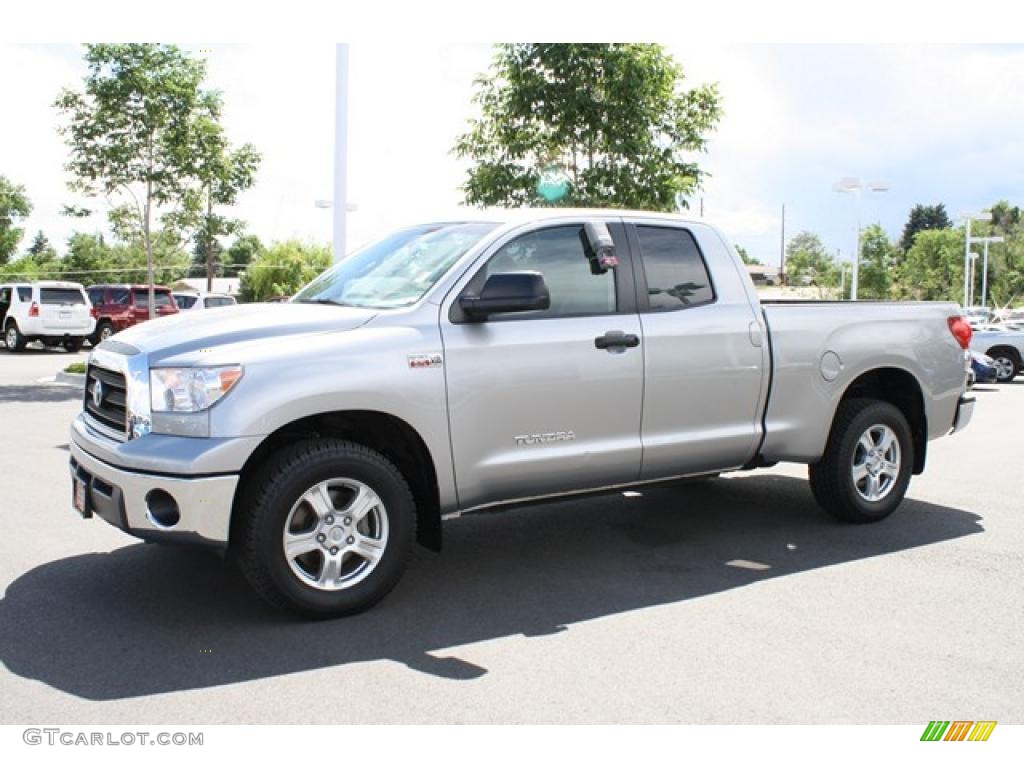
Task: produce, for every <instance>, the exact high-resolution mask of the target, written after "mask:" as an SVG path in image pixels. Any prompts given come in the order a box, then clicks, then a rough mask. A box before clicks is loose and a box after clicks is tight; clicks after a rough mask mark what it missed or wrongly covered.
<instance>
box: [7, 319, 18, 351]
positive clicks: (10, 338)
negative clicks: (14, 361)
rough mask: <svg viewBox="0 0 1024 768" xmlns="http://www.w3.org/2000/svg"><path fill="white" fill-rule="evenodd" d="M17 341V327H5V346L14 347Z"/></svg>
mask: <svg viewBox="0 0 1024 768" xmlns="http://www.w3.org/2000/svg"><path fill="white" fill-rule="evenodd" d="M17 343H18V329H17V328H15V327H14V326H13V325H12V326H11V327H10V328H8V329H7V348H8V349H14V347H15V345H17Z"/></svg>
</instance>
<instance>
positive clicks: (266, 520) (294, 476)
mask: <svg viewBox="0 0 1024 768" xmlns="http://www.w3.org/2000/svg"><path fill="white" fill-rule="evenodd" d="M251 477H252V478H253V479H254V481H255V482H254V485H253V488H252V489H251V491H250V492H248V493H246V494H245V495H244V496H243V498H242V500H241V503H240V504H238V505H236V514H237V515H239V517H238V519H237V520H235V521H233V524H232V534H231V538H232V541H231V550H232V554H233V556H234V559H235V561H236V562H237V563H238V566H239V568H240V569H241V571H242V574H243V575H244V576H245V578H246V580H247V581H248V582H249V584H251V585H252V587H253V589H255V590H256V592H257V593H258V594H259V595H260V596H261V597H263V599H264V600H266V601H267V602H269V603H270V604H271V605H273V606H275V607H277V608H280V609H282V610H285V611H288V612H291V613H294V614H297V615H299V616H303V617H306V618H314V619H326V618H332V617H336V616H348V615H351V614H355V613H359V612H361V611H364V610H366V609H367V608H369V607H371V606H373V605H374V604H376V603H377V602H379V601H380V600H381V599H383V598H384V596H385V595H387V594H388V593H389V592H390V591H391V590H392V588H393V587H394V586H395V584H397V583H398V580H399V579H400V578H401V576H402V573H403V572H404V571H405V568H406V565H407V563H408V560H409V556H410V553H411V551H412V545H413V541H414V538H415V532H416V531H415V529H416V512H415V502H414V501H413V496H412V492H411V491H410V490H409V485H408V483H407V482H406V481H405V478H404V477H403V476H402V474H401V473H400V472H399V471H398V469H397V468H396V467H395V466H394V464H392V463H391V462H390V461H388V460H387V459H386V458H385V457H384V456H382V455H381V454H379V453H377V452H376V451H372V450H370V449H369V448H366V447H365V446H362V445H358V444H356V443H352V442H348V441H344V440H337V439H329V438H320V439H311V440H304V441H302V442H300V443H297V444H295V445H292V446H289V447H287V448H284V449H282V450H280V451H278V452H277V453H275V454H273V455H272V456H271V457H270V458H269V459H268V460H267V461H265V462H264V463H263V464H262V465H261V467H260V468H259V469H258V470H257V471H256V472H254V473H253V474H252V475H251ZM336 478H345V479H352V480H354V481H357V482H359V483H363V484H365V485H366V486H367V487H369V488H370V489H372V490H373V491H374V492H375V493H376V494H377V496H378V497H379V500H380V502H381V506H380V507H378V508H377V509H378V512H377V513H375V514H383V515H384V517H385V520H386V530H387V536H386V544H385V545H384V547H383V549H382V554H380V556H379V559H378V560H377V562H376V564H375V565H374V566H373V567H372V568H371V569H370V571H369V574H368V575H366V576H365V577H363V578H362V580H361V581H358V582H357V583H354V584H352V585H351V586H348V587H343V588H340V589H334V590H327V589H321V588H318V587H316V586H313V585H311V584H309V583H307V582H305V581H303V580H302V579H301V578H300V576H299V575H297V574H296V573H295V572H294V571H293V565H291V564H290V561H289V559H288V558H287V557H286V556H285V553H284V544H283V537H284V533H285V525H286V523H287V522H288V519H289V515H290V513H291V512H292V509H293V507H296V505H299V500H300V499H301V498H302V497H303V495H305V494H306V493H307V491H309V490H310V489H312V488H313V487H314V486H316V485H317V484H318V483H321V482H324V481H327V480H332V481H333V480H334V479H336ZM341 514H342V515H343V514H344V513H343V512H342V513H341ZM323 546H324V547H325V548H326V545H323ZM310 554H311V555H312V556H316V557H324V558H326V554H325V553H321V552H319V551H314V552H312V553H310ZM343 556H344V555H343ZM322 562H323V564H324V567H326V565H325V563H326V560H324V561H322ZM348 562H349V564H351V563H352V557H349V561H348ZM346 567H347V566H346Z"/></svg>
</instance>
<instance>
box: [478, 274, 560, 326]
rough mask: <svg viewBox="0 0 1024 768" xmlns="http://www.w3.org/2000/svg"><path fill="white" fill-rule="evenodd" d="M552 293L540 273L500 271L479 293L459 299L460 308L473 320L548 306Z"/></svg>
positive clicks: (546, 307)
mask: <svg viewBox="0 0 1024 768" xmlns="http://www.w3.org/2000/svg"><path fill="white" fill-rule="evenodd" d="M550 306H551V295H550V294H549V293H548V287H547V286H546V285H545V284H544V276H543V275H542V274H541V273H540V272H497V273H495V274H493V275H491V276H490V277H488V278H487V282H486V283H484V287H483V288H482V289H481V291H480V295H479V296H473V295H465V296H462V297H460V298H459V307H460V308H461V309H462V311H463V312H464V313H465V314H466V316H467V317H469V318H470V319H472V320H483V319H485V318H486V317H487V316H488V315H494V314H498V313H499V312H531V311H535V310H539V309H548V308H549V307H550Z"/></svg>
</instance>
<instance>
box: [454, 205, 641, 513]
mask: <svg viewBox="0 0 1024 768" xmlns="http://www.w3.org/2000/svg"><path fill="white" fill-rule="evenodd" d="M609 228H610V229H611V232H612V236H613V238H615V240H616V245H617V250H618V251H619V253H620V256H621V258H622V264H621V265H620V266H619V267H617V268H616V269H612V270H609V271H607V272H605V273H603V274H594V271H593V270H592V268H591V266H590V264H591V263H590V260H589V259H588V258H587V254H586V250H585V247H584V245H583V240H582V238H581V233H582V222H581V221H571V222H564V223H558V224H551V225H544V226H534V227H532V228H529V229H526V230H519V231H517V232H516V233H514V234H510V235H509V236H507V237H506V238H505V239H504V240H503V241H501V242H499V243H497V244H496V245H495V247H494V248H492V249H491V250H490V252H489V254H487V255H485V257H484V258H483V259H482V260H481V261H480V262H478V263H477V264H476V265H475V266H474V267H473V269H472V270H471V273H472V275H473V276H472V278H471V279H469V281H468V283H462V284H460V286H459V287H457V289H456V290H455V291H453V292H452V294H450V295H449V297H448V298H447V299H446V301H445V303H444V304H443V305H442V311H441V332H442V336H443V341H444V367H445V376H446V381H447V387H448V412H449V424H450V430H451V438H452V453H453V459H454V464H455V475H456V485H457V488H458V495H459V504H460V506H461V507H462V508H463V509H466V508H470V507H475V506H480V505H485V504H489V503H494V502H498V501H508V500H512V499H520V498H525V497H531V496H542V495H549V494H557V493H561V492H566V491H572V490H580V489H585V488H594V487H600V486H607V485H616V484H621V483H628V482H633V481H635V480H636V479H637V477H638V475H639V472H640V414H641V397H642V394H643V354H642V348H641V347H640V345H639V342H640V322H639V318H638V316H637V314H636V294H635V290H634V286H633V277H632V272H631V270H630V266H629V259H628V249H627V247H626V239H625V230H624V228H623V226H622V225H621V223H613V224H610V225H609ZM517 271H537V272H540V273H541V274H542V275H543V276H544V280H545V283H546V285H547V288H548V291H549V293H550V295H551V307H550V309H547V310H538V311H533V312H516V313H507V314H505V315H495V316H491V317H490V318H489V319H488V320H486V321H484V322H470V321H468V320H467V319H466V318H465V317H463V316H462V315H461V311H460V310H459V307H458V304H457V298H458V296H459V295H461V294H463V293H476V292H479V290H480V288H481V287H482V286H483V283H484V281H485V280H486V278H487V276H488V275H490V274H495V273H498V272H517ZM614 333H619V334H622V335H624V336H627V337H631V339H632V342H635V344H634V345H632V346H616V347H605V348H599V344H598V342H597V340H598V339H603V338H604V337H606V336H607V335H609V334H614Z"/></svg>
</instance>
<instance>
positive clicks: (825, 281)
mask: <svg viewBox="0 0 1024 768" xmlns="http://www.w3.org/2000/svg"><path fill="white" fill-rule="evenodd" d="M786 283H787V284H788V285H813V286H815V287H817V288H819V289H820V292H822V293H824V292H825V290H827V289H833V288H835V287H837V286H838V285H839V267H838V265H837V264H836V262H835V259H834V258H833V257H832V255H831V254H830V253H829V252H828V250H827V249H826V248H825V245H824V244H823V243H822V242H821V238H820V237H818V236H817V235H816V234H814V233H813V232H807V231H804V232H800V233H798V234H797V235H795V236H794V237H793V239H792V240H790V241H789V243H787V244H786Z"/></svg>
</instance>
